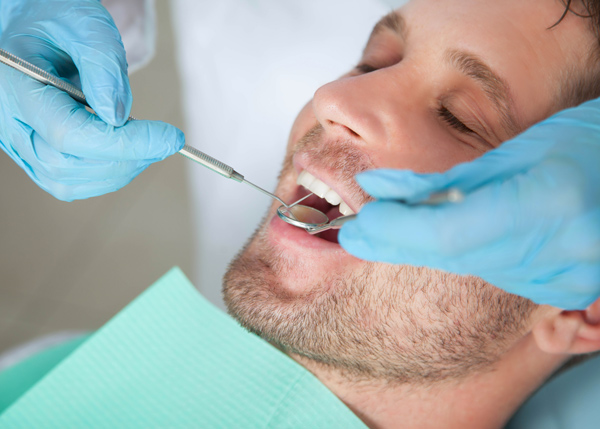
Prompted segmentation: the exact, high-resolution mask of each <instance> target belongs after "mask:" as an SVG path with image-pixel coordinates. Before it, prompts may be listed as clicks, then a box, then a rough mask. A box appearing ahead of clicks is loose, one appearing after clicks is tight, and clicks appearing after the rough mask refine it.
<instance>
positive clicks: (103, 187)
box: [41, 165, 148, 201]
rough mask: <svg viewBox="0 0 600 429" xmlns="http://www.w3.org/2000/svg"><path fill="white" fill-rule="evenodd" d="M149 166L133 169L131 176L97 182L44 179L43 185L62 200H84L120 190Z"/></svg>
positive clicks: (47, 190) (43, 187)
mask: <svg viewBox="0 0 600 429" xmlns="http://www.w3.org/2000/svg"><path fill="white" fill-rule="evenodd" d="M147 167H148V166H147V165H146V166H143V167H140V168H139V169H138V170H135V171H133V172H132V174H131V175H129V176H124V177H118V178H111V179H107V180H102V181H97V182H88V183H81V184H65V183H62V182H53V181H51V180H44V181H43V184H42V185H41V187H42V189H44V190H45V191H46V192H48V193H49V194H51V195H52V196H54V197H55V198H57V199H59V200H61V201H74V200H82V199H86V198H92V197H97V196H99V195H105V194H108V193H110V192H115V191H118V190H119V189H121V188H122V187H124V186H125V185H127V184H129V183H130V182H131V181H132V180H133V179H135V178H136V177H137V176H138V175H139V174H140V173H141V172H142V171H144V170H145V169H146V168H147Z"/></svg>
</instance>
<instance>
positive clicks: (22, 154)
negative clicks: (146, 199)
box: [14, 131, 149, 185]
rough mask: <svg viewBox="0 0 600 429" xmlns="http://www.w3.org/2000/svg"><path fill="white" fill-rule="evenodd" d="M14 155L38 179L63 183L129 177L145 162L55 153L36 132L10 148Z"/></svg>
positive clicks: (147, 163) (143, 166)
mask: <svg viewBox="0 0 600 429" xmlns="http://www.w3.org/2000/svg"><path fill="white" fill-rule="evenodd" d="M14 151H15V153H16V155H17V156H18V158H20V159H22V160H23V161H24V162H25V163H26V165H27V168H28V169H31V171H32V173H34V174H35V176H36V177H37V178H38V179H40V178H41V176H43V177H44V178H45V179H47V180H48V181H53V182H60V183H62V184H64V185H75V184H85V183H90V182H102V181H106V180H111V179H119V178H123V177H130V176H131V175H132V174H134V172H136V171H140V169H142V168H146V167H147V166H148V165H149V162H147V161H99V160H89V159H82V158H79V157H76V156H73V155H66V154H63V153H60V152H57V151H56V150H55V149H54V148H52V147H51V146H50V145H49V144H48V143H47V142H46V141H44V140H43V139H42V138H41V137H40V135H39V134H38V133H36V132H35V131H32V132H31V133H29V141H27V142H26V143H25V144H21V145H19V147H18V148H14Z"/></svg>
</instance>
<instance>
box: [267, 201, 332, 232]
mask: <svg viewBox="0 0 600 429" xmlns="http://www.w3.org/2000/svg"><path fill="white" fill-rule="evenodd" d="M277 214H278V215H279V217H280V218H281V219H283V220H284V221H285V222H287V223H289V224H291V225H294V226H297V227H299V228H305V229H306V228H316V227H319V226H323V225H325V224H326V223H328V222H329V218H328V217H327V215H326V214H325V213H323V212H321V211H320V210H317V209H315V208H313V207H308V206H303V205H301V204H298V205H292V206H289V207H285V206H281V207H279V208H278V209H277Z"/></svg>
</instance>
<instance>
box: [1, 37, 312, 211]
mask: <svg viewBox="0 0 600 429" xmlns="http://www.w3.org/2000/svg"><path fill="white" fill-rule="evenodd" d="M0 62H2V63H4V64H6V65H7V66H10V67H12V68H14V69H16V70H18V71H20V72H22V73H25V74H26V75H27V76H29V77H31V78H33V79H35V80H37V81H38V82H41V83H44V84H46V85H50V86H53V87H54V88H56V89H60V90H61V91H64V92H66V93H67V94H69V95H70V96H71V98H73V99H74V100H76V101H78V102H80V103H81V104H83V105H85V106H87V107H89V108H90V109H91V107H90V105H89V104H88V102H87V99H86V98H85V94H84V93H83V92H82V91H80V90H79V88H77V87H76V86H74V85H72V84H70V83H68V82H65V81H64V80H62V79H60V78H58V77H56V76H54V75H53V74H50V73H48V72H47V71H46V70H43V69H41V68H39V67H37V66H35V65H33V64H31V63H29V62H27V61H25V60H24V59H22V58H19V57H17V56H16V55H13V54H11V53H10V52H7V51H5V50H4V49H0ZM129 120H132V121H133V120H136V118H134V117H133V116H130V117H129ZM179 153H180V154H181V155H183V156H185V157H186V158H188V159H191V160H192V161H195V162H197V163H199V164H201V165H203V166H205V167H207V168H209V169H211V170H212V171H214V172H215V173H218V174H220V175H221V176H224V177H227V178H228V179H233V180H235V181H236V182H240V183H245V184H247V185H250V186H251V187H253V188H254V189H256V190H257V191H260V192H262V193H263V194H265V195H268V196H269V197H271V198H274V199H276V200H277V201H279V202H280V203H281V204H283V205H284V206H285V207H290V206H288V205H287V204H286V203H284V202H283V201H282V200H281V199H280V198H279V197H278V196H276V195H274V194H272V193H270V192H268V191H266V190H264V189H263V188H261V187H260V186H257V185H255V184H254V183H252V182H249V181H247V180H246V179H244V176H242V175H241V174H240V173H238V172H237V171H235V170H234V169H233V168H231V167H230V166H228V165H227V164H224V163H222V162H221V161H219V160H216V159H215V158H213V157H211V156H209V155H207V154H205V153H204V152H201V151H199V150H198V149H196V148H194V147H192V146H188V145H187V144H186V145H185V146H183V148H182V149H181V150H180V151H179ZM307 197H308V196H306V197H305V198H307ZM300 201H301V200H300ZM300 201H296V202H295V203H294V204H292V205H291V206H293V205H295V204H298V203H299V202H300Z"/></svg>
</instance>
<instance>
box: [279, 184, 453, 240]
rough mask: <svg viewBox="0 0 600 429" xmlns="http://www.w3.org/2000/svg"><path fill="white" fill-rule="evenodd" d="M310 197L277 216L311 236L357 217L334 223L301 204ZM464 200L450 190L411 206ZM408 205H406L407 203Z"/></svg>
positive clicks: (337, 220)
mask: <svg viewBox="0 0 600 429" xmlns="http://www.w3.org/2000/svg"><path fill="white" fill-rule="evenodd" d="M310 195H312V194H309V195H308V196H310ZM308 196H306V197H304V198H302V199H300V200H298V201H296V202H295V203H294V204H292V205H290V206H287V207H286V206H280V207H279V208H278V209H277V215H278V216H279V217H280V218H281V219H282V220H283V221H284V222H287V223H289V224H290V225H293V226H296V227H298V228H303V229H305V230H306V232H308V233H309V234H311V235H313V234H318V233H320V232H323V231H327V230H328V229H339V228H341V227H342V225H343V224H344V223H346V222H347V221H349V220H352V219H354V218H355V217H356V215H349V216H340V217H338V218H336V219H334V220H332V221H329V217H327V215H326V214H325V213H323V212H322V211H320V210H317V209H315V208H313V207H308V206H303V205H301V204H298V203H300V202H301V201H303V200H304V199H306V198H307V197H308ZM463 199H464V194H463V193H462V192H461V191H460V190H458V189H456V188H450V189H447V190H445V191H441V192H437V193H434V194H431V195H430V196H429V198H427V199H425V200H423V201H421V202H418V203H414V204H410V205H417V206H419V205H430V206H431V205H438V204H443V203H459V202H461V201H462V200H463ZM405 204H406V203H405Z"/></svg>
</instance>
